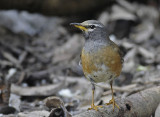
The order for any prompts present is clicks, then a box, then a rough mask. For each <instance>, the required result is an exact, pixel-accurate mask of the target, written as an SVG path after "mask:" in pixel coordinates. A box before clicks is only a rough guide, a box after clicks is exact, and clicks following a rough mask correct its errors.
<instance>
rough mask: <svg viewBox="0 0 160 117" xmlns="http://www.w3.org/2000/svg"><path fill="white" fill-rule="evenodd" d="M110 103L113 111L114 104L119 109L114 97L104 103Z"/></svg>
mask: <svg viewBox="0 0 160 117" xmlns="http://www.w3.org/2000/svg"><path fill="white" fill-rule="evenodd" d="M110 104H113V111H114V107H115V106H116V107H117V108H118V109H120V108H119V106H118V105H117V104H116V102H115V99H114V98H112V99H111V100H110V101H109V103H106V105H110Z"/></svg>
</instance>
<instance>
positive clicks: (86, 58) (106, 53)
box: [81, 43, 122, 77]
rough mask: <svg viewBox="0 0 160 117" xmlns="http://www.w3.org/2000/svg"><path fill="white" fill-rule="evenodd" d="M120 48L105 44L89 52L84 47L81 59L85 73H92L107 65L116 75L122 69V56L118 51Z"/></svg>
mask: <svg viewBox="0 0 160 117" xmlns="http://www.w3.org/2000/svg"><path fill="white" fill-rule="evenodd" d="M118 51H119V48H118V47H117V46H116V45H114V43H113V46H103V47H102V48H100V49H99V50H97V51H95V52H92V53H89V52H86V51H85V49H82V54H81V61H82V67H83V71H84V74H85V75H86V74H92V73H93V72H97V71H100V70H102V68H101V66H102V65H105V66H106V67H107V70H108V71H110V72H112V73H113V74H114V75H115V76H116V77H117V76H119V75H120V73H121V70H122V63H121V56H120V54H119V53H118Z"/></svg>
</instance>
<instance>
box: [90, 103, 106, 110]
mask: <svg viewBox="0 0 160 117" xmlns="http://www.w3.org/2000/svg"><path fill="white" fill-rule="evenodd" d="M102 107H103V106H95V105H94V104H92V105H91V108H88V110H92V109H94V110H96V111H98V108H102Z"/></svg>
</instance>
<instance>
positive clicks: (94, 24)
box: [88, 24, 102, 27]
mask: <svg viewBox="0 0 160 117" xmlns="http://www.w3.org/2000/svg"><path fill="white" fill-rule="evenodd" d="M92 25H95V26H97V27H102V26H101V25H99V24H89V25H88V26H92Z"/></svg>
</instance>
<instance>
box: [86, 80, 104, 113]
mask: <svg viewBox="0 0 160 117" xmlns="http://www.w3.org/2000/svg"><path fill="white" fill-rule="evenodd" d="M91 84H92V104H91V108H88V110H91V109H94V110H96V111H98V107H100V108H101V107H102V106H95V105H94V91H95V85H94V84H93V83H92V82H91Z"/></svg>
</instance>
